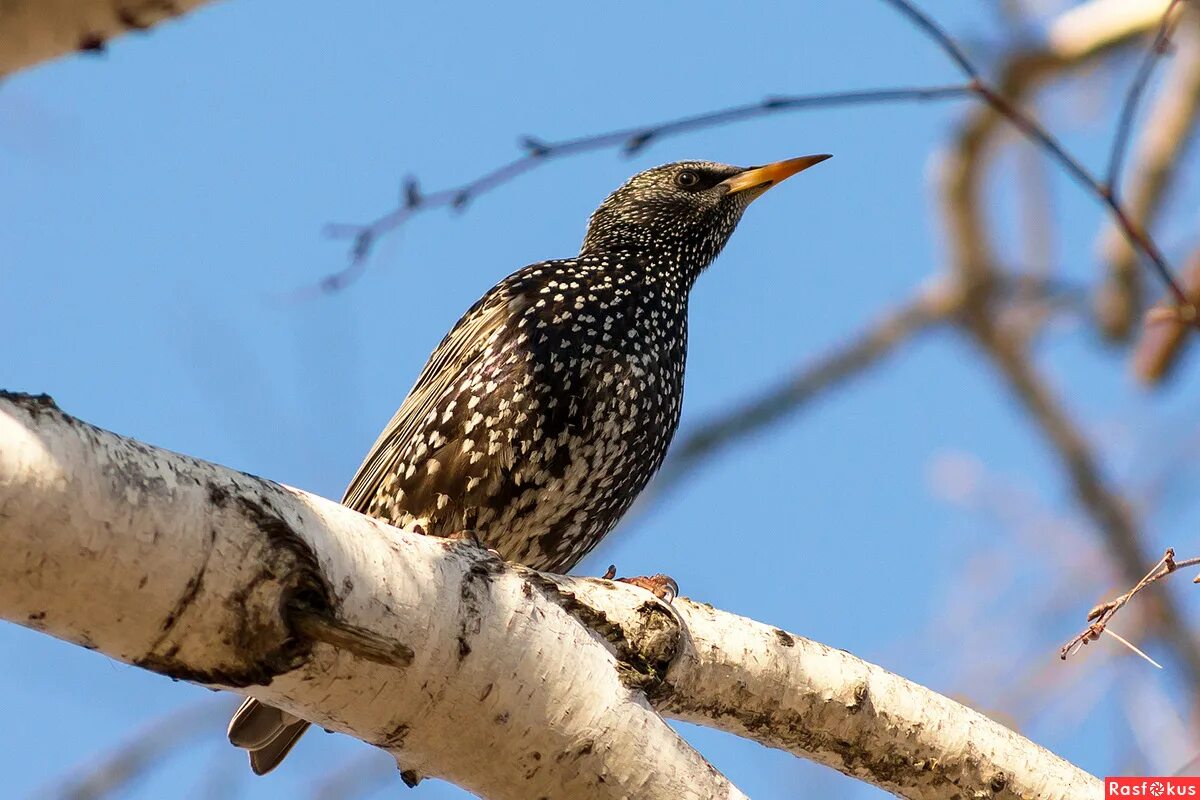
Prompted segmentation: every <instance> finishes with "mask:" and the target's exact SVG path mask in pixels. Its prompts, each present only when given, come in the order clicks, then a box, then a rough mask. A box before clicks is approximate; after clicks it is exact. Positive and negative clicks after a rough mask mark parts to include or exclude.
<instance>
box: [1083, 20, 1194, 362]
mask: <svg viewBox="0 0 1200 800" xmlns="http://www.w3.org/2000/svg"><path fill="white" fill-rule="evenodd" d="M1180 19H1181V20H1187V22H1186V23H1181V24H1182V25H1183V26H1184V27H1182V28H1180V29H1179V31H1178V35H1177V36H1176V37H1175V51H1176V52H1175V56H1174V58H1173V59H1172V62H1171V65H1170V68H1169V69H1168V70H1167V72H1166V75H1165V76H1164V77H1163V80H1162V81H1161V85H1160V86H1159V88H1158V89H1157V90H1156V97H1155V100H1154V103H1153V104H1152V105H1151V107H1150V108H1149V109H1148V111H1147V112H1146V113H1145V114H1144V115H1143V116H1144V120H1143V122H1142V123H1141V125H1140V129H1139V132H1138V135H1137V146H1136V149H1135V153H1136V155H1135V156H1134V157H1133V161H1132V163H1131V164H1130V165H1129V166H1128V167H1127V168H1126V169H1125V171H1126V172H1127V173H1128V176H1127V177H1126V178H1125V179H1124V181H1123V182H1122V183H1123V184H1124V188H1123V189H1122V191H1121V202H1122V204H1123V205H1124V207H1125V209H1126V211H1127V212H1128V213H1129V215H1130V216H1131V217H1132V218H1133V219H1134V220H1136V221H1137V224H1138V225H1139V226H1140V227H1142V228H1143V229H1144V228H1147V227H1149V226H1151V225H1153V224H1154V222H1155V220H1156V219H1157V217H1158V214H1159V212H1160V211H1161V209H1162V207H1163V199H1164V197H1165V196H1166V193H1167V191H1168V189H1170V187H1171V185H1172V183H1173V180H1174V179H1175V177H1176V176H1177V175H1178V174H1179V170H1180V164H1181V162H1182V160H1183V158H1184V155H1185V154H1186V152H1187V150H1188V147H1189V145H1190V144H1191V143H1192V141H1193V138H1194V137H1193V133H1194V131H1195V129H1196V127H1197V124H1198V121H1200V115H1198V111H1200V29H1198V28H1197V27H1196V23H1197V22H1200V13H1197V12H1196V11H1195V8H1194V7H1193V8H1187V7H1185V8H1183V9H1182V13H1181V14H1180ZM1115 189H1116V184H1114V190H1115ZM1100 251H1101V253H1102V258H1103V260H1104V261H1105V263H1106V264H1107V273H1108V274H1107V276H1106V279H1105V280H1104V282H1103V283H1102V284H1101V286H1100V287H1099V288H1098V290H1097V295H1096V299H1095V307H1096V310H1097V316H1098V317H1099V321H1100V324H1101V327H1102V329H1103V330H1104V332H1105V334H1107V335H1108V336H1110V337H1112V338H1114V339H1125V338H1127V337H1128V336H1129V335H1130V333H1132V331H1133V330H1134V329H1135V323H1136V322H1137V320H1138V318H1139V317H1140V316H1141V312H1142V310H1143V307H1144V300H1143V299H1142V296H1143V294H1144V291H1143V285H1142V280H1141V271H1140V270H1139V262H1140V254H1139V253H1138V252H1137V251H1136V250H1135V249H1134V248H1133V247H1131V246H1130V244H1129V240H1128V239H1127V238H1126V236H1125V234H1124V232H1123V231H1121V230H1120V229H1119V228H1117V227H1116V226H1115V225H1114V224H1112V223H1111V222H1110V223H1109V224H1107V225H1105V226H1104V230H1103V232H1102V237H1101V245H1100ZM1185 272H1186V270H1185ZM1181 281H1182V282H1183V283H1184V284H1185V285H1184V291H1185V292H1187V293H1188V296H1189V297H1192V298H1193V301H1194V300H1195V295H1194V293H1193V292H1192V291H1191V290H1190V288H1189V287H1188V286H1187V285H1186V284H1187V277H1186V275H1185V276H1181Z"/></svg>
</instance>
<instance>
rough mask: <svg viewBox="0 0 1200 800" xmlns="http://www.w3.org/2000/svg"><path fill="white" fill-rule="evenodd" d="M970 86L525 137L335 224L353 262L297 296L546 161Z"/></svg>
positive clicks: (798, 98) (335, 281)
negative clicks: (387, 207) (502, 159)
mask: <svg viewBox="0 0 1200 800" xmlns="http://www.w3.org/2000/svg"><path fill="white" fill-rule="evenodd" d="M970 91H971V90H970V87H968V86H965V85H948V86H912V87H900V88H892V89H867V90H861V91H849V92H831V93H826V94H812V95H788V96H778V97H768V98H766V99H764V100H762V101H760V102H757V103H749V104H746V105H740V106H732V107H730V108H723V109H719V110H717V111H710V112H705V113H702V114H695V115H692V116H687V117H680V118H678V119H672V120H668V121H666V122H659V123H654V124H650V125H639V126H637V127H633V128H620V129H618V130H614V131H609V132H606V133H599V134H595V135H592V136H581V137H578V138H575V139H563V140H561V141H544V140H542V139H538V138H535V137H532V136H526V137H523V138H522V140H521V147H522V148H523V149H524V151H525V154H524V155H522V156H520V157H518V158H516V159H513V160H512V161H510V162H508V163H507V164H503V165H501V166H499V167H497V168H495V169H493V170H491V171H490V172H485V173H484V174H482V175H480V176H479V177H477V178H474V179H472V180H470V181H467V182H466V183H464V184H462V185H460V186H455V187H452V188H449V189H439V190H437V191H434V192H430V193H428V194H424V193H421V192H420V191H418V190H417V188H416V187H417V184H416V182H415V180H414V179H412V178H409V179H407V180H406V181H405V183H404V187H403V191H402V202H401V203H400V205H399V206H398V207H397V208H395V209H393V210H392V211H389V212H387V213H386V214H383V215H382V216H380V217H378V218H377V219H374V220H372V221H371V222H368V223H366V224H365V225H355V224H347V223H331V224H329V225H326V226H325V233H326V235H328V236H331V237H333V238H338V239H343V238H348V239H352V240H353V242H352V244H351V247H350V256H349V264H348V265H347V266H346V267H345V268H344V269H342V270H341V271H339V272H335V273H333V274H331V275H328V276H326V277H325V278H324V279H322V280H321V281H320V283H318V284H317V286H315V287H313V288H312V289H310V290H301V291H300V292H298V293H295V295H294V296H297V297H306V296H311V295H312V294H313V293H314V292H315V293H320V292H330V291H337V290H339V289H342V288H344V287H345V286H347V285H348V284H350V283H351V282H353V281H354V280H355V279H357V278H358V277H359V276H360V275H361V274H362V272H363V269H364V268H365V267H366V260H367V258H368V257H369V256H370V254H371V250H372V248H373V247H374V245H375V243H376V242H377V241H378V240H379V239H380V237H382V236H384V235H385V234H387V233H389V232H391V231H394V230H396V229H397V228H400V227H401V226H403V225H404V224H405V223H407V222H408V221H409V220H410V219H412V218H413V217H414V216H416V215H418V214H421V213H424V212H426V211H432V210H434V209H438V208H452V209H455V210H461V209H463V208H465V207H466V206H467V205H468V204H470V203H471V202H472V201H474V200H475V199H476V198H478V197H479V196H480V195H483V194H486V193H487V192H490V191H492V190H494V189H496V188H498V187H500V186H502V185H504V184H506V183H508V182H510V181H512V180H515V179H516V178H518V177H520V176H521V175H524V174H525V173H527V172H530V171H531V170H533V169H536V168H537V167H539V166H541V165H542V164H544V163H546V162H547V161H551V160H554V159H558V158H563V157H567V156H572V155H577V154H579V153H587V152H593V151H597V150H611V149H620V150H622V151H623V152H624V153H625V154H627V155H632V154H633V153H636V152H639V151H640V150H642V149H644V148H646V147H648V146H649V145H650V144H652V143H655V142H659V141H662V140H663V139H667V138H670V137H672V136H679V135H681V134H684V133H690V132H693V131H698V130H704V129H709V128H716V127H720V126H722V125H729V124H731V123H735V122H744V121H747V120H751V119H756V118H759V117H766V116H772V115H775V114H779V113H783V112H788V111H800V110H805V109H812V108H828V107H839V106H855V105H872V104H879V103H897V102H929V101H933V100H943V99H953V98H960V97H964V96H967V95H969V94H970Z"/></svg>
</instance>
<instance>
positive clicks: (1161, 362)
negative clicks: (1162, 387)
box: [1133, 248, 1200, 384]
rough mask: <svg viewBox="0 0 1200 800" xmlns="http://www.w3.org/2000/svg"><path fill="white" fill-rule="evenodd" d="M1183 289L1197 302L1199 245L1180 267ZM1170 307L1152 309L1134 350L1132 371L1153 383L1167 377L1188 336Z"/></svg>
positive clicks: (1181, 353)
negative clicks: (1181, 268) (1185, 263)
mask: <svg viewBox="0 0 1200 800" xmlns="http://www.w3.org/2000/svg"><path fill="white" fill-rule="evenodd" d="M1183 286H1184V291H1186V292H1187V293H1188V296H1189V297H1191V298H1192V299H1193V301H1194V302H1197V303H1200V248H1197V249H1196V251H1195V252H1194V253H1193V254H1192V257H1191V258H1190V259H1189V261H1188V264H1187V266H1186V267H1184V270H1183ZM1174 311H1175V310H1174V309H1173V308H1156V309H1151V311H1150V313H1149V314H1148V315H1147V320H1146V325H1145V326H1144V327H1143V329H1142V335H1141V338H1140V340H1139V341H1138V344H1137V348H1136V349H1135V350H1134V353H1133V372H1134V374H1135V375H1137V377H1138V378H1139V379H1140V380H1142V381H1143V382H1145V383H1148V384H1155V383H1159V382H1161V381H1163V380H1165V379H1166V378H1168V377H1170V375H1171V373H1172V372H1173V371H1174V368H1175V366H1176V365H1177V364H1178V363H1179V360H1180V357H1181V356H1182V355H1183V352H1184V350H1185V345H1186V344H1187V343H1188V341H1189V340H1190V339H1191V337H1190V336H1189V335H1188V332H1189V328H1188V326H1187V324H1186V323H1185V322H1183V321H1181V320H1179V319H1178V317H1177V315H1176V314H1175V313H1174Z"/></svg>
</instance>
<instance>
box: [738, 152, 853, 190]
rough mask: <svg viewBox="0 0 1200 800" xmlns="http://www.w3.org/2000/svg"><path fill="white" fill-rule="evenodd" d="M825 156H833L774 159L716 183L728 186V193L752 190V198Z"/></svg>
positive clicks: (826, 154)
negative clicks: (773, 161)
mask: <svg viewBox="0 0 1200 800" xmlns="http://www.w3.org/2000/svg"><path fill="white" fill-rule="evenodd" d="M827 158H833V156H831V155H830V154H828V153H822V154H821V155H816V156H800V157H799V158H789V159H787V160H786V161H776V162H775V163H774V164H767V165H766V166H762V167H751V168H750V169H748V170H746V171H744V172H739V173H738V174H737V175H734V176H733V177H732V178H726V179H725V180H723V181H721V182H720V183H719V184H717V185H718V186H725V187H728V192H727V193H728V194H734V193H736V192H752V193H753V194H752V196H751V198H750V199H752V200H753V199H754V198H756V197H758V196H759V195H761V194H762V193H763V192H765V191H766V190H767V189H770V188H771V187H772V186H774V185H775V184H777V183H782V182H783V181H785V180H787V179H788V178H790V177H792V176H793V175H795V174H796V173H797V172H803V171H804V170H806V169H808V168H809V167H811V166H813V165H814V164H820V163H821V162H822V161H824V160H825V159H827Z"/></svg>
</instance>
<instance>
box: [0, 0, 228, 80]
mask: <svg viewBox="0 0 1200 800" xmlns="http://www.w3.org/2000/svg"><path fill="white" fill-rule="evenodd" d="M205 2H208V0H0V78H2V77H4V76H5V75H8V74H10V73H13V72H16V71H17V70H20V69H25V68H26V67H32V66H33V65H35V64H40V63H41V62H43V61H49V60H50V59H52V58H58V57H59V56H64V55H67V54H68V53H73V52H75V51H84V52H99V51H102V50H104V47H105V45H106V44H107V43H108V41H109V40H110V39H114V38H116V37H117V36H120V35H122V34H124V33H128V32H129V31H146V30H149V29H150V28H152V27H154V26H155V25H158V24H159V23H161V22H163V21H165V20H168V19H172V18H174V17H178V16H181V15H183V14H184V13H186V12H188V11H191V10H192V9H193V8H195V7H196V6H199V5H201V4H202V3H205Z"/></svg>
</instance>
